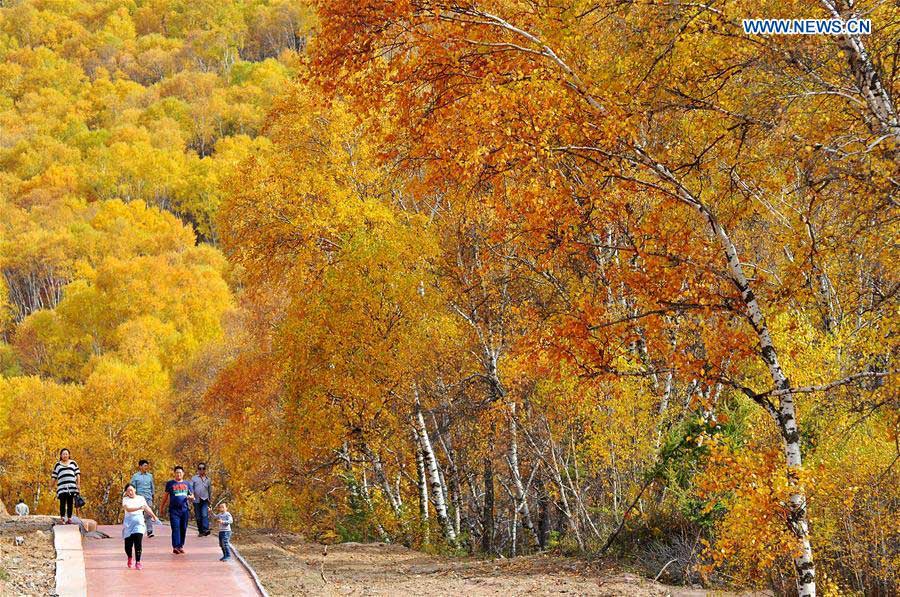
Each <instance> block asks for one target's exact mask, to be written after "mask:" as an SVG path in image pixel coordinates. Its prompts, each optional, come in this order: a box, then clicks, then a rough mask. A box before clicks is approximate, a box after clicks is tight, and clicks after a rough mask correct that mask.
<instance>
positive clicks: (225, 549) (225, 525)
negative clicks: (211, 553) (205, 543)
mask: <svg viewBox="0 0 900 597" xmlns="http://www.w3.org/2000/svg"><path fill="white" fill-rule="evenodd" d="M215 516H216V520H218V521H219V547H221V548H222V557H221V558H219V561H220V562H227V561H229V560H230V559H231V523H233V522H234V517H233V516H232V515H231V512H229V511H228V504H226V503H225V502H222V503H221V504H219V507H218V508H217V512H216V515H215Z"/></svg>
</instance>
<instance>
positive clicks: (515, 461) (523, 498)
mask: <svg viewBox="0 0 900 597" xmlns="http://www.w3.org/2000/svg"><path fill="white" fill-rule="evenodd" d="M509 469H510V472H511V473H512V480H513V489H515V497H516V513H518V512H519V511H521V512H522V526H523V527H524V528H525V529H526V530H527V531H529V533H530V534H531V536H532V537H533V538H534V540H535V542H537V541H538V536H537V531H535V529H534V522H533V521H532V519H531V510H530V509H529V507H528V496H527V495H526V493H525V486H524V485H523V484H522V475H521V473H520V472H519V441H518V427H517V422H516V403H515V402H510V403H509ZM513 545H515V544H513Z"/></svg>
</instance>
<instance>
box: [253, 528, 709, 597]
mask: <svg viewBox="0 0 900 597" xmlns="http://www.w3.org/2000/svg"><path fill="white" fill-rule="evenodd" d="M236 543H237V546H238V549H239V550H240V552H241V555H242V556H244V558H245V559H246V560H247V561H248V563H250V565H251V566H253V568H254V569H255V570H256V572H257V574H258V575H259V577H260V579H261V580H262V583H263V586H265V588H266V590H267V591H268V592H269V593H270V594H271V595H273V597H274V596H281V595H417V596H423V595H524V594H528V595H598V596H618V595H628V596H631V595H645V596H648V597H656V596H660V597H661V596H666V595H671V596H678V597H695V596H696V597H699V596H702V595H707V594H713V593H708V592H707V591H705V590H702V589H691V588H688V587H670V586H666V585H663V584H660V583H657V582H653V581H651V580H647V579H644V578H641V577H640V576H638V575H637V574H634V573H631V572H626V571H623V570H621V569H617V568H615V567H614V566H612V565H608V564H592V563H589V562H587V561H585V560H581V559H575V558H562V557H558V556H552V555H534V556H527V557H520V558H515V559H511V560H506V559H499V560H485V559H477V558H451V557H441V556H433V555H430V554H425V553H422V552H418V551H415V550H412V549H408V548H406V547H402V546H399V545H387V544H384V543H369V544H360V543H342V544H339V545H331V546H329V547H328V553H327V555H324V556H323V551H324V549H325V548H324V546H323V545H320V544H316V543H308V542H306V541H304V540H303V538H302V537H300V536H298V535H294V534H290V533H275V532H270V533H267V532H247V531H244V532H242V533H241V535H240V537H237V538H236ZM323 576H324V578H323Z"/></svg>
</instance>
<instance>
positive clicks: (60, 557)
mask: <svg viewBox="0 0 900 597" xmlns="http://www.w3.org/2000/svg"><path fill="white" fill-rule="evenodd" d="M53 546H54V547H55V548H56V594H57V595H58V596H59V597H86V596H87V576H86V575H85V571H84V551H82V547H81V529H80V528H79V527H78V525H62V524H58V525H54V527H53Z"/></svg>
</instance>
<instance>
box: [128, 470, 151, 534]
mask: <svg viewBox="0 0 900 597" xmlns="http://www.w3.org/2000/svg"><path fill="white" fill-rule="evenodd" d="M131 484H132V485H134V491H135V493H137V494H138V495H140V496H143V497H144V499H145V500H147V505H148V506H150V509H151V510H152V509H153V473H151V472H150V463H149V462H148V461H147V460H146V459H144V458H141V460H140V462H138V470H137V472H136V473H134V474H133V475H132V476H131ZM144 522H146V523H147V537H152V536H153V518H152V517H151V516H150V515H149V514H147V513H146V512H144Z"/></svg>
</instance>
